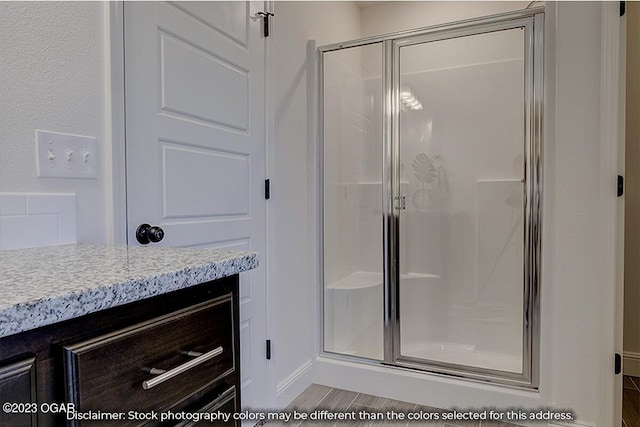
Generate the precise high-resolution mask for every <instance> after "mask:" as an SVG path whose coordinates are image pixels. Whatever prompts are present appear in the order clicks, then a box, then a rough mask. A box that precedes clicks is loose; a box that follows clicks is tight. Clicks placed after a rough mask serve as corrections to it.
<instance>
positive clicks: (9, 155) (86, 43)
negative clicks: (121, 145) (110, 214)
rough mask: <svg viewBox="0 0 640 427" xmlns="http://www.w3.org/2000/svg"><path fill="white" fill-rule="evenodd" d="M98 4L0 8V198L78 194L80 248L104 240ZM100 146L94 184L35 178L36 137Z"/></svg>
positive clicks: (27, 4)
mask: <svg viewBox="0 0 640 427" xmlns="http://www.w3.org/2000/svg"><path fill="white" fill-rule="evenodd" d="M103 27H104V5H103V4H102V3H100V2H73V3H71V2H0V40H2V43H0V191H3V192H38V193H49V192H64V193H76V194H77V208H78V215H77V219H78V241H80V242H104V241H106V240H107V214H106V212H105V210H106V207H107V204H106V190H105V187H106V180H105V178H104V177H105V168H104V165H105V160H106V157H107V155H108V154H109V152H110V147H109V145H108V144H107V141H105V111H104V100H105V73H104V58H105V46H104V42H103V39H104V35H103V34H104V28H103ZM35 129H45V130H52V131H57V132H65V133H72V134H78V135H88V136H95V137H97V139H98V145H99V155H100V173H99V177H98V179H97V180H78V179H52V178H37V177H36V160H35V159H36V156H35V142H34V138H35V136H34V130H35Z"/></svg>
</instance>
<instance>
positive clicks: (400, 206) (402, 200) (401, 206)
mask: <svg viewBox="0 0 640 427" xmlns="http://www.w3.org/2000/svg"><path fill="white" fill-rule="evenodd" d="M395 199H396V205H395V210H397V211H403V210H405V209H407V198H406V197H405V196H396V197H395Z"/></svg>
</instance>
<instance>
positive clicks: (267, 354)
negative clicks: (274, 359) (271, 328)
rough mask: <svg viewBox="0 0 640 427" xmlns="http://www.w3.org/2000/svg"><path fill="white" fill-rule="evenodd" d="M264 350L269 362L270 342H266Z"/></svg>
mask: <svg viewBox="0 0 640 427" xmlns="http://www.w3.org/2000/svg"><path fill="white" fill-rule="evenodd" d="M265 350H266V351H265V353H266V356H267V360H271V340H267V346H266V349H265Z"/></svg>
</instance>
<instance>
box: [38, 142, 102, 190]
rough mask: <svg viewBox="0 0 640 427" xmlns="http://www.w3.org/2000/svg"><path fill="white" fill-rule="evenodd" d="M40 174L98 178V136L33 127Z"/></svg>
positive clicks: (44, 176) (52, 176)
mask: <svg viewBox="0 0 640 427" xmlns="http://www.w3.org/2000/svg"><path fill="white" fill-rule="evenodd" d="M36 151H37V153H36V159H37V164H38V176H39V177H41V178H47V177H48V178H89V179H96V178H98V140H97V139H96V138H93V137H90V136H79V135H70V134H66V133H59V132H49V131H43V130H36Z"/></svg>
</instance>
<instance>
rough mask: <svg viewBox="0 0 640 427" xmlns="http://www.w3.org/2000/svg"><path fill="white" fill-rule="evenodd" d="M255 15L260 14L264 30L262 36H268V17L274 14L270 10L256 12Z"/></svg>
mask: <svg viewBox="0 0 640 427" xmlns="http://www.w3.org/2000/svg"><path fill="white" fill-rule="evenodd" d="M256 15H258V16H262V29H263V31H264V36H265V37H269V17H270V16H275V15H274V14H273V13H271V12H258V13H256Z"/></svg>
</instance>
